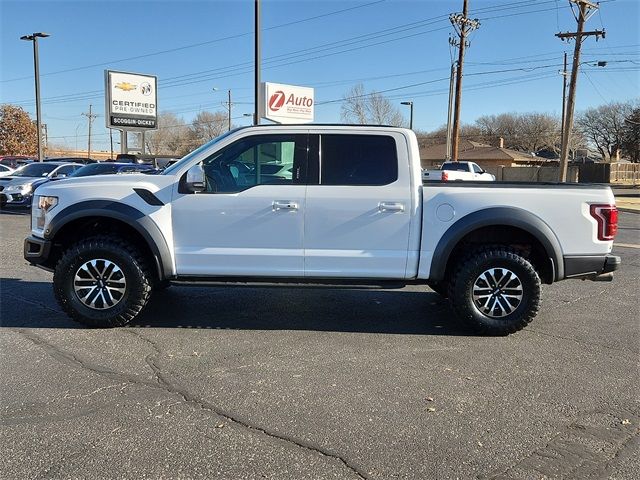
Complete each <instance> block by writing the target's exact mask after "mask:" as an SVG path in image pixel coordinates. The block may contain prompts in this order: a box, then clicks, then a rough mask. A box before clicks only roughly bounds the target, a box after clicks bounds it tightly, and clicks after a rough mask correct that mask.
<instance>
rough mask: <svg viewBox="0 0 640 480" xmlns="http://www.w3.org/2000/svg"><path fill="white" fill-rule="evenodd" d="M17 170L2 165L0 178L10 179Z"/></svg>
mask: <svg viewBox="0 0 640 480" xmlns="http://www.w3.org/2000/svg"><path fill="white" fill-rule="evenodd" d="M14 170H15V169H13V168H11V167H7V166H6V165H2V164H1V163H0V177H8V176H9V175H11V174H12V173H13V172H14Z"/></svg>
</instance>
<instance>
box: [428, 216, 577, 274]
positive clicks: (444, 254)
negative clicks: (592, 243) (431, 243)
mask: <svg viewBox="0 0 640 480" xmlns="http://www.w3.org/2000/svg"><path fill="white" fill-rule="evenodd" d="M491 226H509V227H516V228H520V229H521V230H524V231H525V232H527V233H529V234H531V235H533V237H534V238H536V239H537V240H538V241H539V242H540V244H541V245H542V246H543V247H544V249H545V252H546V254H547V257H548V258H549V260H550V261H551V266H552V268H553V271H552V278H553V280H554V281H558V280H562V279H563V278H564V261H563V255H562V248H561V247H560V242H559V241H558V238H557V237H556V235H555V233H553V230H552V229H551V227H549V225H547V224H546V223H545V222H544V220H542V219H541V218H540V217H538V216H536V215H534V214H533V213H531V212H528V211H527V210H523V209H521V208H516V207H491V208H486V209H483V210H479V211H477V212H473V213H470V214H468V215H465V216H464V217H462V218H461V219H459V220H458V221H456V222H455V223H454V224H453V225H451V226H450V227H449V228H448V229H447V231H445V233H444V235H442V238H441V239H440V241H439V242H438V245H437V246H436V248H435V250H434V252H433V260H432V261H431V269H430V271H429V279H430V280H435V281H439V280H442V279H443V278H444V276H445V270H446V268H447V263H448V261H449V257H450V255H451V252H452V251H453V249H454V248H455V247H456V245H458V243H459V242H460V240H462V238H463V237H464V236H465V235H467V234H469V233H471V232H473V231H474V230H477V229H479V228H482V227H491Z"/></svg>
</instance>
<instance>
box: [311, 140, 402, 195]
mask: <svg viewBox="0 0 640 480" xmlns="http://www.w3.org/2000/svg"><path fill="white" fill-rule="evenodd" d="M320 144H321V148H320V152H321V159H320V184H321V185H388V184H389V183H393V182H395V181H396V180H397V179H398V154H397V152H396V142H395V140H394V139H393V137H389V136H386V135H340V134H335V135H321V139H320Z"/></svg>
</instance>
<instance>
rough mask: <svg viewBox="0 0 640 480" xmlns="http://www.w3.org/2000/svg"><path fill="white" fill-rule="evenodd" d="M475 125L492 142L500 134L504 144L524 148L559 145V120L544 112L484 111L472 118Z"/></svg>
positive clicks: (554, 147)
mask: <svg viewBox="0 0 640 480" xmlns="http://www.w3.org/2000/svg"><path fill="white" fill-rule="evenodd" d="M476 126H477V127H478V128H479V129H480V131H481V132H482V136H483V137H484V140H485V141H486V142H487V143H490V144H492V145H497V144H498V141H499V139H500V138H502V139H504V144H505V146H506V147H509V148H513V149H515V150H522V151H526V152H537V151H539V150H551V151H558V149H559V148H560V132H561V129H560V121H559V119H558V118H557V117H555V116H553V115H550V114H548V113H536V112H533V113H501V114H500V115H484V116H482V117H480V118H478V119H477V120H476Z"/></svg>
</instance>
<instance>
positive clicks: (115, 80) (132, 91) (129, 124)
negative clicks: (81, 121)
mask: <svg viewBox="0 0 640 480" xmlns="http://www.w3.org/2000/svg"><path fill="white" fill-rule="evenodd" d="M104 82H105V116H104V117H105V121H106V127H107V128H115V129H117V130H120V131H121V134H122V135H121V138H122V140H121V148H122V153H128V145H127V144H128V141H127V140H128V139H127V132H130V131H131V132H137V133H138V134H140V135H143V134H144V132H145V131H147V130H157V128H158V88H157V87H158V79H157V77H156V76H154V75H143V74H139V73H129V72H117V71H114V70H105V72H104ZM142 148H144V146H143V147H142Z"/></svg>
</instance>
